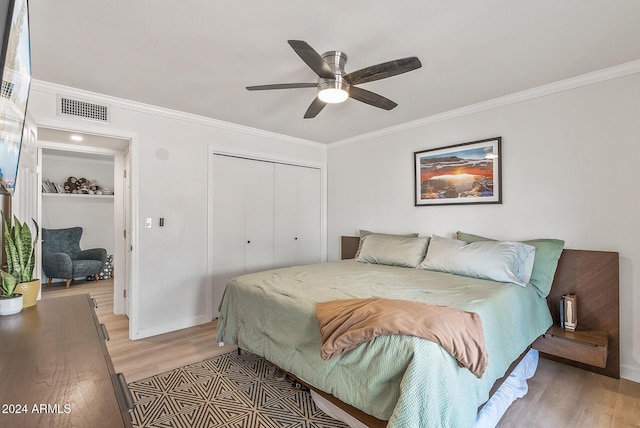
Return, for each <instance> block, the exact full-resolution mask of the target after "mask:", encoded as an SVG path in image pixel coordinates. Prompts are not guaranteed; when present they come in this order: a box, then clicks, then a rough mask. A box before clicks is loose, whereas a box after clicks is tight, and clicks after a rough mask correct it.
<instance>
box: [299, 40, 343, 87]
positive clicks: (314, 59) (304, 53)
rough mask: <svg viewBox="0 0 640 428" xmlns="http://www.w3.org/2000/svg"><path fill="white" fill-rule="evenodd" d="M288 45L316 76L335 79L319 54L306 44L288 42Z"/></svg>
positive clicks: (302, 42)
mask: <svg viewBox="0 0 640 428" xmlns="http://www.w3.org/2000/svg"><path fill="white" fill-rule="evenodd" d="M288 42H289V45H290V46H291V47H292V48H293V50H294V51H296V53H297V54H298V56H299V57H300V58H302V60H303V61H304V62H305V63H306V64H307V65H308V66H309V68H311V69H312V70H313V71H314V72H315V73H316V74H317V75H318V76H320V77H322V78H323V79H335V78H336V76H335V75H334V74H333V71H331V68H330V67H329V66H328V65H327V63H326V62H324V60H323V59H322V57H321V56H320V54H319V53H318V52H316V51H315V50H314V49H313V48H312V47H311V46H309V44H308V43H307V42H304V41H302V40H289V41H288Z"/></svg>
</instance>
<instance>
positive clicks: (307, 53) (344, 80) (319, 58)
mask: <svg viewBox="0 0 640 428" xmlns="http://www.w3.org/2000/svg"><path fill="white" fill-rule="evenodd" d="M288 43H289V45H290V46H291V47H292V48H293V50H294V51H295V52H296V53H297V54H298V56H300V58H302V60H303V61H304V62H305V63H306V64H307V65H308V66H309V68H311V70H313V71H314V72H315V73H316V74H317V75H318V81H317V82H315V83H277V84H273V85H259V86H247V90H249V91H263V90H269V89H294V88H317V90H318V94H317V96H316V98H315V99H314V100H313V102H312V103H311V105H310V106H309V108H308V109H307V111H306V113H305V114H304V118H305V119H311V118H314V117H316V116H317V115H318V113H320V111H322V109H323V108H324V107H325V106H326V105H327V104H335V103H341V102H343V101H345V100H346V99H347V98H353V99H354V100H358V101H360V102H363V103H366V104H369V105H372V106H374V107H378V108H381V109H384V110H391V109H393V108H394V107H396V106H397V105H398V104H396V103H395V102H393V101H391V100H390V99H388V98H385V97H383V96H382V95H378V94H376V93H375V92H371V91H367V90H366V89H362V88H360V87H358V86H355V85H359V84H361V83H367V82H373V81H374V80H380V79H386V78H387V77H392V76H396V75H398V74H402V73H406V72H408V71H412V70H415V69H417V68H420V67H422V64H421V63H420V60H419V59H418V58H417V57H415V56H412V57H408V58H402V59H397V60H394V61H389V62H383V63H381V64H376V65H372V66H370V67H365V68H362V69H360V70H357V71H354V72H351V73H345V71H344V65H345V63H346V62H347V55H346V54H345V53H344V52H341V51H329V52H325V53H323V54H322V55H320V54H319V53H318V52H316V51H315V50H314V49H313V48H312V47H311V46H309V44H308V43H307V42H304V41H302V40H289V41H288Z"/></svg>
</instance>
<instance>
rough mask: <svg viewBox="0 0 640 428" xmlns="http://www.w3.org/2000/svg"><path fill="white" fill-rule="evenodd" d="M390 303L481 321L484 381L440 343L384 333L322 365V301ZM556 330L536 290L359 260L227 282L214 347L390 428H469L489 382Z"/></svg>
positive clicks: (250, 275)
mask: <svg viewBox="0 0 640 428" xmlns="http://www.w3.org/2000/svg"><path fill="white" fill-rule="evenodd" d="M370 297H380V298H392V299H403V300H410V301H418V302H425V303H431V304H437V305H446V306H451V307H455V308H458V309H461V310H465V311H470V312H475V313H477V314H479V315H480V317H481V319H482V327H483V332H484V338H485V346H486V350H487V353H488V355H489V363H488V365H487V369H486V371H485V373H484V375H483V376H482V378H477V377H476V376H474V375H473V374H472V373H471V372H469V371H468V370H467V369H464V368H461V367H459V366H458V364H457V362H456V360H455V359H454V358H453V357H451V356H450V355H449V354H448V353H447V352H446V351H444V350H443V349H442V348H441V347H440V346H439V345H437V344H435V343H433V342H430V341H427V340H425V339H420V338H417V337H412V336H405V335H390V336H379V337H376V338H375V339H373V340H371V341H370V342H367V343H365V344H362V345H360V346H358V347H356V348H355V349H352V350H351V351H348V352H346V353H344V354H342V355H339V356H337V357H334V358H331V359H329V360H323V359H321V357H320V347H321V337H320V331H319V328H318V325H317V321H316V317H315V305H316V303H318V302H324V301H330V300H338V299H353V298H370ZM551 324H552V320H551V315H550V313H549V309H548V306H547V303H546V300H545V299H544V298H540V297H539V296H538V295H537V293H536V291H535V289H533V288H532V287H521V286H518V285H515V284H510V283H499V282H494V281H488V280H482V279H475V278H468V277H464V276H458V275H453V274H448V273H442V272H433V271H427V270H420V269H412V268H403V267H394V266H386V265H377V264H366V263H359V262H357V261H355V260H343V261H339V262H331V263H320V264H314V265H306V266H295V267H290V268H283V269H274V270H269V271H265V272H259V273H253V274H248V275H243V276H240V277H238V278H236V279H234V280H233V281H231V282H230V283H229V284H228V285H227V287H226V290H225V293H224V296H223V299H222V301H221V304H220V319H219V321H218V341H219V342H225V343H227V344H237V345H238V346H239V347H240V348H242V349H246V350H247V351H249V352H252V353H255V354H257V355H260V356H262V357H264V358H266V359H267V360H269V361H271V362H272V363H274V364H276V365H278V366H279V367H281V368H282V369H284V370H287V371H289V372H291V373H293V374H295V375H296V376H297V377H299V378H300V379H301V380H303V381H304V382H308V383H309V384H310V385H313V386H315V387H316V388H318V389H320V390H322V391H325V392H327V393H330V394H332V395H334V396H335V397H337V398H338V399H340V400H342V401H343V402H345V403H347V404H350V405H352V406H354V407H356V408H358V409H361V410H363V411H364V412H366V413H368V414H370V415H373V416H375V417H376V418H379V419H383V420H388V421H389V422H388V426H389V427H391V428H393V427H408V426H420V427H436V426H449V427H458V426H459V427H470V426H472V425H473V424H474V421H475V418H476V413H477V409H478V406H479V405H480V404H482V403H484V402H485V401H486V400H487V399H488V398H489V397H488V394H489V391H490V389H491V387H492V385H493V383H494V382H495V381H496V380H497V379H499V378H501V377H502V376H503V375H504V374H505V372H506V370H507V369H508V367H509V365H510V364H511V363H512V362H513V361H514V360H515V359H516V358H517V357H518V356H519V355H520V354H522V353H523V352H524V351H525V349H526V348H527V346H529V345H530V344H531V343H532V342H533V341H534V340H535V338H537V337H538V336H540V335H541V334H542V333H544V332H545V331H546V330H547V328H548V327H549V326H550V325H551Z"/></svg>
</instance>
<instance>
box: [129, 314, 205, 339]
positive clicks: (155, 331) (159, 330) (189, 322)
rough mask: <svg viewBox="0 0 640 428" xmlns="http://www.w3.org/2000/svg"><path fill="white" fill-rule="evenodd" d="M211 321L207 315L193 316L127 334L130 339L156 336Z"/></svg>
mask: <svg viewBox="0 0 640 428" xmlns="http://www.w3.org/2000/svg"><path fill="white" fill-rule="evenodd" d="M208 322H211V319H210V318H209V317H208V316H207V315H200V316H198V317H194V318H185V319H182V320H179V321H176V322H173V323H171V324H163V325H160V326H156V327H151V328H145V329H142V330H138V331H136V332H132V333H131V334H130V336H129V338H130V339H132V340H136V339H144V338H145V337H151V336H157V335H159V334H164V333H170V332H172V331H176V330H182V329H183V328H189V327H195V326H197V325H200V324H205V323H208Z"/></svg>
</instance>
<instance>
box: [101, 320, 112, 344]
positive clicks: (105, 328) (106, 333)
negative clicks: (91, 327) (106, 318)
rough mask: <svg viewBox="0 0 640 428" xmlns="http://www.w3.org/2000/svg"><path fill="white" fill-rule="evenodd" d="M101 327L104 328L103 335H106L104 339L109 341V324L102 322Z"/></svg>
mask: <svg viewBox="0 0 640 428" xmlns="http://www.w3.org/2000/svg"><path fill="white" fill-rule="evenodd" d="M100 329H101V330H102V337H104V341H105V342H108V341H109V340H110V339H111V338H110V337H109V332H108V331H107V326H106V325H104V324H100Z"/></svg>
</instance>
